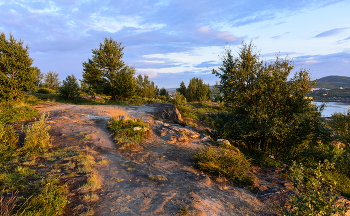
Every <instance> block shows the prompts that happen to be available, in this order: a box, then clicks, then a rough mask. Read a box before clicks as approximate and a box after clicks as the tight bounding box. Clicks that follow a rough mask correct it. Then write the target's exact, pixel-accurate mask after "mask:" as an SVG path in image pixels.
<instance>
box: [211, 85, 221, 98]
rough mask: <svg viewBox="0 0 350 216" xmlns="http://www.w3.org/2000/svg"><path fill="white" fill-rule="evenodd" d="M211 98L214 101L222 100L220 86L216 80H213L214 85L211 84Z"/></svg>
mask: <svg viewBox="0 0 350 216" xmlns="http://www.w3.org/2000/svg"><path fill="white" fill-rule="evenodd" d="M211 98H212V100H213V101H214V102H221V101H222V96H221V92H220V86H219V83H218V82H215V85H214V86H213V90H212V95H211Z"/></svg>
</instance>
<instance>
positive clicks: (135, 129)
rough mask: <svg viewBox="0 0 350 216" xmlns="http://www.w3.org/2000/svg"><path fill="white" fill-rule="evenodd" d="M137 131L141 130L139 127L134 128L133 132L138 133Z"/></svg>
mask: <svg viewBox="0 0 350 216" xmlns="http://www.w3.org/2000/svg"><path fill="white" fill-rule="evenodd" d="M139 130H142V128H141V127H134V131H139Z"/></svg>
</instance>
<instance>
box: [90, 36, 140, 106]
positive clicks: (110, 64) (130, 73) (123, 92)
mask: <svg viewBox="0 0 350 216" xmlns="http://www.w3.org/2000/svg"><path fill="white" fill-rule="evenodd" d="M123 49H124V47H123V46H122V43H118V42H116V41H114V40H113V39H112V38H109V39H108V38H105V39H104V43H100V46H99V48H98V49H93V50H92V59H88V61H87V62H84V63H83V82H84V83H85V84H86V85H87V86H90V87H91V88H92V89H93V90H94V91H95V92H96V93H104V94H108V95H111V96H112V97H111V99H112V100H117V99H123V98H127V97H130V96H133V95H134V93H135V90H136V81H135V77H134V75H135V69H134V68H133V67H130V66H127V65H126V64H125V63H124V61H123V60H122V58H123V55H124V53H123Z"/></svg>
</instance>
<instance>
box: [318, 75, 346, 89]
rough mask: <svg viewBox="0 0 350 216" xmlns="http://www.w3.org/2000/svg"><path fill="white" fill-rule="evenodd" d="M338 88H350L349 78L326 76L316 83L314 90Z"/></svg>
mask: <svg viewBox="0 0 350 216" xmlns="http://www.w3.org/2000/svg"><path fill="white" fill-rule="evenodd" d="M340 87H344V88H346V87H347V88H350V77H347V76H326V77H323V78H321V79H318V80H317V81H316V85H315V86H314V88H327V89H339V88H340Z"/></svg>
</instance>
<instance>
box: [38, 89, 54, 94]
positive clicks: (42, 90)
mask: <svg viewBox="0 0 350 216" xmlns="http://www.w3.org/2000/svg"><path fill="white" fill-rule="evenodd" d="M37 93H40V94H55V93H56V91H55V90H53V89H49V88H39V89H38V91H37Z"/></svg>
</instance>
